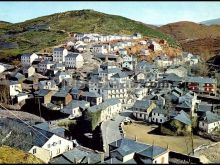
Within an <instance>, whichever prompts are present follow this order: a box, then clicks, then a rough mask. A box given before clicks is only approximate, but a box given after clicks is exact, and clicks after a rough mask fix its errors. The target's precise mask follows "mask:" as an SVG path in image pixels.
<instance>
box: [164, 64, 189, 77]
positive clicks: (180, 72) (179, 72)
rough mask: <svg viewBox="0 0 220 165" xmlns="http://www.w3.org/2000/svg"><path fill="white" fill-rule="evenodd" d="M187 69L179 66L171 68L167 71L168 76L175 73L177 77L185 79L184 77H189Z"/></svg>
mask: <svg viewBox="0 0 220 165" xmlns="http://www.w3.org/2000/svg"><path fill="white" fill-rule="evenodd" d="M187 72H188V71H187V69H186V68H185V67H183V66H178V67H169V68H168V69H167V70H166V72H165V73H166V74H171V73H174V74H176V75H177V76H179V77H181V78H184V77H187Z"/></svg>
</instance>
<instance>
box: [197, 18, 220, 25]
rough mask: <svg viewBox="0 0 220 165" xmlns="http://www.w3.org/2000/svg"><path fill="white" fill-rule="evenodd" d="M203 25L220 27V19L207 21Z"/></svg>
mask: <svg viewBox="0 0 220 165" xmlns="http://www.w3.org/2000/svg"><path fill="white" fill-rule="evenodd" d="M201 24H205V25H220V18H217V19H211V20H206V21H203V22H201Z"/></svg>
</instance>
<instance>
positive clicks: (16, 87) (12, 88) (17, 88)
mask: <svg viewBox="0 0 220 165" xmlns="http://www.w3.org/2000/svg"><path fill="white" fill-rule="evenodd" d="M8 85H9V95H10V96H11V97H14V96H16V95H18V94H19V93H21V92H22V87H21V83H18V82H17V81H9V84H8Z"/></svg>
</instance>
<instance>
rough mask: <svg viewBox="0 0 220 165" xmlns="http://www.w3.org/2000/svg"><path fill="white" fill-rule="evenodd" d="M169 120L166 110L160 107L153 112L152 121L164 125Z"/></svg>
mask: <svg viewBox="0 0 220 165" xmlns="http://www.w3.org/2000/svg"><path fill="white" fill-rule="evenodd" d="M167 120H168V114H166V111H165V110H164V109H161V108H159V107H157V108H155V109H154V110H153V111H152V116H151V121H152V122H154V123H164V122H166V121H167Z"/></svg>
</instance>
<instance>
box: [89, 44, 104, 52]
mask: <svg viewBox="0 0 220 165" xmlns="http://www.w3.org/2000/svg"><path fill="white" fill-rule="evenodd" d="M90 51H91V52H92V53H94V54H106V53H108V49H107V47H106V46H104V45H93V46H92V48H91V49H90Z"/></svg>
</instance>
